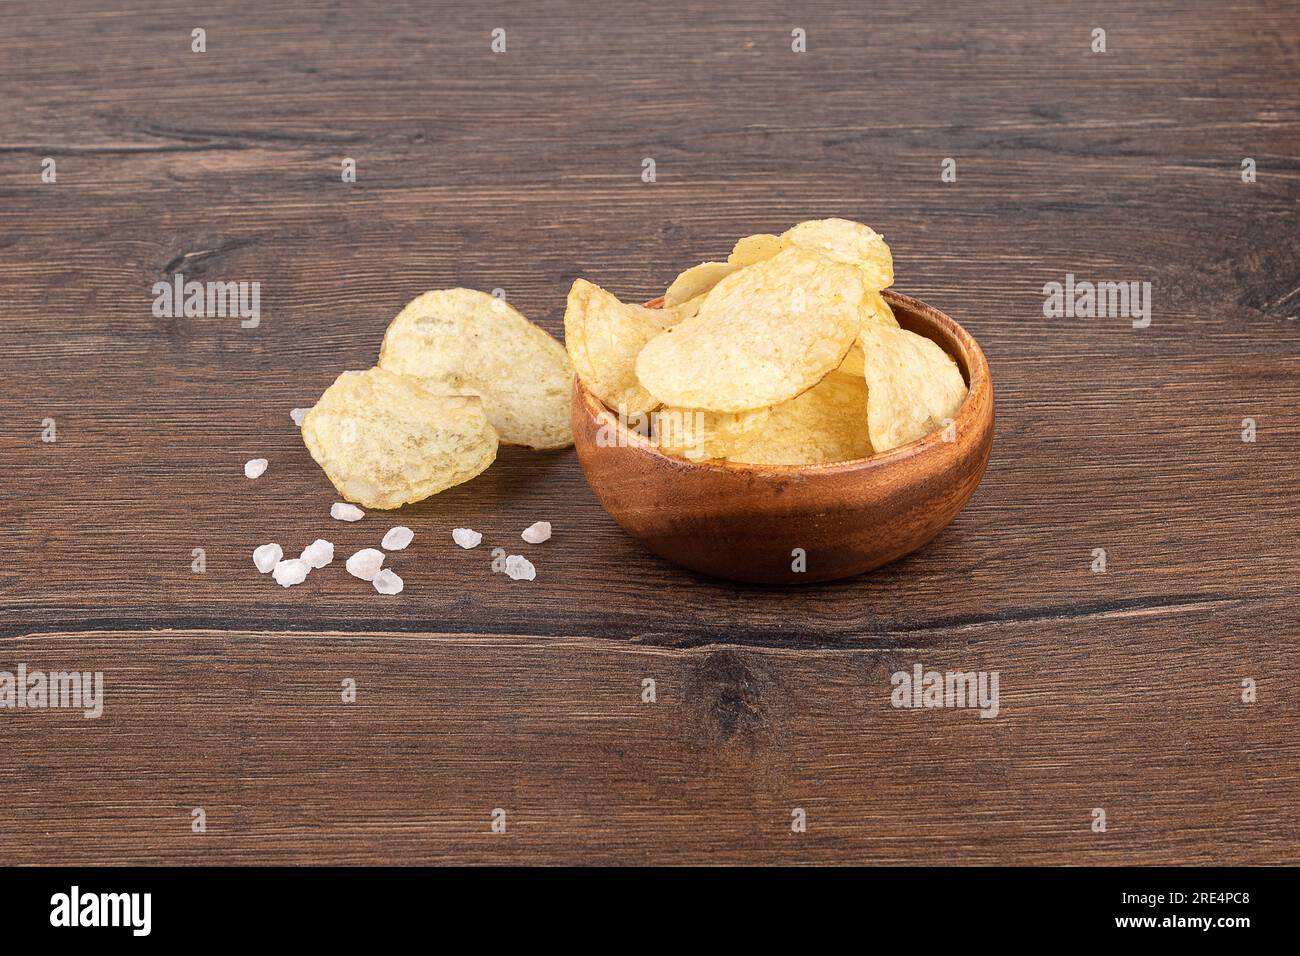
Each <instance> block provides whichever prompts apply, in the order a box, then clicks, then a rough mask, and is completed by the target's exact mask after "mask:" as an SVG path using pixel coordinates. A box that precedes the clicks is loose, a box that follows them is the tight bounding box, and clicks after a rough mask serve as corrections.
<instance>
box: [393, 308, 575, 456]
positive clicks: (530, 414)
mask: <svg viewBox="0 0 1300 956" xmlns="http://www.w3.org/2000/svg"><path fill="white" fill-rule="evenodd" d="M379 366H380V367H381V368H385V369H387V370H388V371H390V372H394V373H397V374H399V375H412V376H415V377H417V378H420V379H421V380H423V382H424V385H425V387H426V388H427V389H428V390H429V391H431V392H435V393H438V394H444V395H477V396H478V397H479V398H481V399H482V400H483V409H484V411H485V412H486V414H487V417H488V420H489V421H491V422H492V425H493V427H494V428H495V429H496V430H497V433H498V434H499V435H500V437H501V441H502V442H503V443H505V444H507V445H523V446H525V447H528V448H564V447H566V446H567V445H571V444H573V433H572V432H571V430H570V424H569V396H570V391H571V389H572V384H573V366H572V365H571V364H570V362H569V358H568V355H567V354H566V353H565V351H564V347H563V346H562V345H560V343H559V342H557V341H556V340H555V339H554V338H552V337H551V336H550V335H549V334H548V333H547V332H546V331H545V330H544V329H542V328H540V327H539V326H536V325H534V324H533V323H532V322H529V321H528V319H526V318H524V317H523V316H522V315H520V314H519V312H517V311H516V310H515V309H514V308H512V307H511V306H510V305H509V304H508V303H506V302H505V300H503V299H499V298H496V297H495V296H491V295H488V294H487V293H485V292H478V291H475V290H473V289H439V290H437V291H434V292H426V293H424V295H421V296H419V297H418V298H416V299H414V300H412V301H411V302H410V303H409V304H408V305H407V306H406V308H404V309H402V311H401V312H400V313H398V315H397V318H395V319H393V321H392V322H391V323H390V324H389V326H388V331H387V332H386V333H385V335H384V342H383V345H382V346H381V347H380V351H379Z"/></svg>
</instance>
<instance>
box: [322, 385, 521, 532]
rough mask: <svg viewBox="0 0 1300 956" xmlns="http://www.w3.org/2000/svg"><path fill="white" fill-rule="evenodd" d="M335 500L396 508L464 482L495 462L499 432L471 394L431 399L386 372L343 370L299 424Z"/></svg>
mask: <svg viewBox="0 0 1300 956" xmlns="http://www.w3.org/2000/svg"><path fill="white" fill-rule="evenodd" d="M302 439H303V441H304V442H305V443H306V445H307V449H308V450H309V451H310V452H311V456H312V457H313V458H315V459H316V463H317V464H318V465H320V466H321V468H322V469H324V471H325V474H326V475H327V476H328V477H329V480H330V481H331V482H332V483H333V484H334V487H335V488H337V489H338V492H339V494H340V495H342V496H343V497H344V498H346V499H347V500H348V501H353V502H356V503H357V504H359V505H363V506H365V507H367V508H398V507H401V506H402V505H404V504H409V503H410V502H413V501H420V500H421V499H424V498H427V497H429V496H430V495H436V494H437V493H438V492H440V491H444V490H446V489H447V488H450V487H451V486H452V485H458V484H460V483H461V482H463V481H469V479H471V478H473V477H474V476H475V475H477V474H478V473H479V472H481V471H483V469H485V468H487V466H488V465H490V464H492V462H493V461H494V460H495V459H496V456H497V433H496V432H495V431H494V430H493V429H492V426H491V424H489V422H488V419H487V415H485V414H484V412H483V403H482V401H481V400H480V399H479V398H477V397H475V396H472V395H435V394H433V393H432V392H429V391H427V390H426V389H425V388H424V387H423V386H422V385H421V382H420V379H417V378H412V377H409V376H405V375H395V374H393V373H392V372H389V371H388V370H386V369H382V368H372V369H369V370H367V371H365V372H344V373H343V374H342V375H340V376H339V377H338V378H336V379H335V380H334V384H333V385H331V386H330V387H329V388H327V389H326V390H325V394H324V395H322V396H321V397H320V400H319V401H317V402H316V404H315V406H313V408H312V410H311V411H310V412H308V413H307V417H306V418H304V419H303V422H302Z"/></svg>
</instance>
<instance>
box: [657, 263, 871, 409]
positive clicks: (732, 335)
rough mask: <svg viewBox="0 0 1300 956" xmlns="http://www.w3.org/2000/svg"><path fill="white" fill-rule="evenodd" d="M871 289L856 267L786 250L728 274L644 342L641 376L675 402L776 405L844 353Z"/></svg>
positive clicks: (816, 378) (659, 396) (828, 368)
mask: <svg viewBox="0 0 1300 956" xmlns="http://www.w3.org/2000/svg"><path fill="white" fill-rule="evenodd" d="M865 295H866V290H865V289H864V288H863V284H862V278H861V273H860V271H859V270H858V269H857V268H855V267H854V266H852V265H848V264H845V263H841V262H836V261H833V260H831V259H828V258H826V257H824V256H822V255H820V254H818V253H815V252H810V251H807V250H803V249H786V250H784V251H782V252H780V253H778V254H777V255H775V256H773V257H772V258H770V259H765V260H763V261H761V262H757V263H755V264H754V265H751V266H748V267H747V268H744V269H742V270H740V271H738V272H735V273H733V274H731V275H729V276H727V277H726V278H724V279H722V280H721V281H720V282H719V283H718V284H717V285H716V286H714V288H713V289H712V290H711V291H710V292H709V293H708V294H707V295H706V296H705V298H704V302H703V304H701V306H700V310H699V312H698V313H697V314H696V315H694V316H692V317H690V318H687V319H683V320H682V321H680V322H678V323H677V324H675V325H673V326H670V327H669V328H667V329H665V330H664V331H663V332H661V333H660V334H659V335H657V336H655V337H654V338H652V339H651V340H650V341H649V342H647V343H646V344H645V347H644V348H643V349H641V352H640V354H639V355H638V356H637V357H636V375H637V378H638V379H639V381H640V383H641V385H642V386H644V387H645V389H646V390H647V391H648V392H649V393H650V394H651V395H653V396H654V397H655V398H656V399H658V400H659V401H660V402H662V403H663V404H665V405H670V406H673V407H680V408H700V409H706V410H709V411H717V412H738V411H744V410H747V409H752V408H760V407H764V406H768V405H775V404H778V403H780V402H783V401H786V400H787V399H791V398H794V397H795V396H796V395H798V394H799V393H800V392H803V391H805V390H806V389H808V388H811V387H812V386H813V385H815V384H816V383H817V382H818V381H820V380H821V379H822V377H824V376H825V375H826V373H828V372H830V371H831V370H832V369H834V368H836V367H837V366H838V365H839V364H840V362H841V361H843V359H844V356H845V353H847V352H848V350H849V346H850V345H852V344H853V341H854V340H855V339H856V338H857V335H858V330H859V329H860V328H861V327H862V325H863V321H862V307H863V301H864V297H865Z"/></svg>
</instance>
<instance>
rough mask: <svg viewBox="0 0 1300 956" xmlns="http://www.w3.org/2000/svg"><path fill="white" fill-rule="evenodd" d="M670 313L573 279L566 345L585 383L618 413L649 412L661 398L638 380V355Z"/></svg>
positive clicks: (565, 317)
mask: <svg viewBox="0 0 1300 956" xmlns="http://www.w3.org/2000/svg"><path fill="white" fill-rule="evenodd" d="M671 317H672V312H671V310H664V309H647V308H644V307H642V306H639V305H629V304H627V303H625V302H620V301H619V300H618V299H617V298H615V297H614V296H612V295H610V294H609V293H608V292H606V291H605V290H604V289H602V288H600V286H596V285H592V284H591V283H590V282H588V281H586V280H585V279H575V280H574V283H573V288H571V289H570V290H569V302H568V305H567V307H566V308H565V310H564V344H565V347H566V348H568V350H569V356H570V358H572V359H573V367H574V368H575V369H577V372H578V377H579V378H581V379H582V383H583V384H584V385H586V386H587V388H588V389H589V390H590V391H591V393H592V394H593V395H595V396H596V397H597V398H599V399H600V400H601V401H602V402H604V403H605V404H606V405H608V406H609V407H610V408H612V409H614V410H615V411H619V410H620V409H621V410H622V411H623V412H624V413H625V414H626V415H628V416H632V415H638V414H640V413H642V412H648V411H650V409H652V408H654V407H655V406H656V405H658V404H659V401H658V400H657V399H656V398H655V397H654V396H653V395H651V394H650V393H649V392H647V391H646V390H645V389H644V388H642V387H641V383H640V382H639V381H638V380H637V377H636V371H635V368H636V356H637V353H638V352H640V351H641V348H642V346H644V345H645V344H646V342H648V341H650V340H651V339H652V338H654V337H655V336H656V335H658V334H660V333H661V332H663V330H664V322H665V319H669V318H671Z"/></svg>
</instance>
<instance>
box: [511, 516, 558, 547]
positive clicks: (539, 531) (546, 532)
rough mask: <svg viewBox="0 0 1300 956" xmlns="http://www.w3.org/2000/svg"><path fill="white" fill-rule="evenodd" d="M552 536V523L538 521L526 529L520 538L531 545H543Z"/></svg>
mask: <svg viewBox="0 0 1300 956" xmlns="http://www.w3.org/2000/svg"><path fill="white" fill-rule="evenodd" d="M550 536H551V523H550V522H549V521H538V522H535V523H534V524H530V525H529V526H528V527H527V528H525V529H524V533H523V534H521V535H520V536H519V537H521V538H523V539H524V540H525V541H527V542H528V543H529V544H541V543H542V542H543V541H546V540H547V539H548V538H550Z"/></svg>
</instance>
